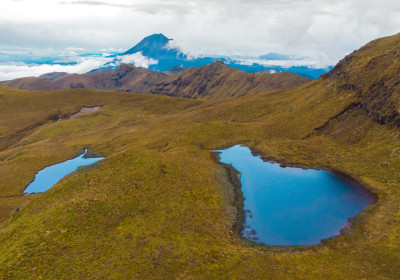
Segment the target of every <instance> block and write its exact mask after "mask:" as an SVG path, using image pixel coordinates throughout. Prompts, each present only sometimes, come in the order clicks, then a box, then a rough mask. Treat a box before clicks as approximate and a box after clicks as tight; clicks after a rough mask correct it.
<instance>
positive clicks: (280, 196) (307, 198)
mask: <svg viewBox="0 0 400 280" xmlns="http://www.w3.org/2000/svg"><path fill="white" fill-rule="evenodd" d="M217 152H219V153H220V161H221V162H223V163H226V164H230V165H232V166H233V167H234V168H235V169H236V170H238V171H239V172H240V173H241V177H240V181H241V184H242V191H243V196H244V198H245V200H244V211H245V213H246V218H245V225H244V230H243V231H242V232H241V235H242V237H244V238H246V239H249V240H253V241H254V242H257V243H265V244H269V245H314V244H318V243H320V242H321V239H326V238H329V237H333V236H336V235H339V234H340V230H341V229H342V228H344V227H346V226H348V218H350V217H353V216H355V215H357V214H358V213H360V212H361V211H362V210H363V209H364V207H365V206H367V205H370V204H373V203H374V202H375V200H376V198H375V196H374V195H373V194H372V193H371V192H370V191H368V190H367V189H365V188H364V187H363V186H361V185H360V184H359V183H358V182H356V181H355V180H352V179H350V178H348V177H344V176H341V175H338V174H336V173H332V172H329V171H325V170H315V169H307V170H304V169H301V168H290V167H286V168H283V167H281V166H280V165H279V164H277V163H272V162H264V161H263V160H262V159H261V158H260V157H259V156H254V155H253V154H252V153H251V151H250V149H249V148H247V147H243V146H239V145H237V146H233V147H231V148H229V149H225V150H219V151H217Z"/></svg>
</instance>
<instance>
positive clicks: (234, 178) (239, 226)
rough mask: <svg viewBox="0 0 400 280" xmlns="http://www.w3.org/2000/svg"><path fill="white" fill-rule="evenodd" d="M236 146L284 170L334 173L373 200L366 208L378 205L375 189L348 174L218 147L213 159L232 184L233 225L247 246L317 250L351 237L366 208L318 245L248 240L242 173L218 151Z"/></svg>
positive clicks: (328, 168)
mask: <svg viewBox="0 0 400 280" xmlns="http://www.w3.org/2000/svg"><path fill="white" fill-rule="evenodd" d="M235 145H241V146H245V147H247V148H249V149H250V151H251V153H252V155H253V156H257V157H260V158H261V159H262V161H263V162H271V163H277V164H279V165H280V166H281V167H283V168H286V167H288V168H301V169H304V170H307V169H315V170H324V171H327V172H330V173H333V174H336V175H340V176H341V177H342V178H344V179H345V180H346V181H348V182H351V184H352V185H353V187H355V188H358V189H360V190H362V191H363V192H364V193H366V194H368V196H369V198H370V199H371V204H370V205H369V206H367V207H366V208H368V207H371V206H373V205H376V202H377V201H378V196H377V194H376V193H374V192H373V191H372V190H371V189H373V188H368V187H366V186H365V184H363V183H362V182H360V181H362V180H357V179H355V178H354V177H352V176H351V175H349V174H348V173H346V172H342V171H338V170H334V169H332V168H330V167H325V166H324V167H321V166H318V167H312V166H306V165H304V164H298V163H288V162H286V161H278V160H276V158H274V157H272V156H267V157H266V156H263V155H262V154H263V153H261V152H260V151H258V150H257V149H255V148H253V147H248V146H246V145H244V144H232V145H227V146H223V147H218V148H216V149H212V150H211V157H212V159H213V160H214V161H215V162H216V163H217V164H219V165H220V166H222V167H223V168H224V169H225V171H226V176H227V179H228V182H229V183H230V188H231V191H232V192H233V193H234V198H235V201H234V203H233V204H234V205H233V206H234V207H235V208H236V210H237V215H236V221H235V223H234V224H233V229H234V231H235V232H236V234H237V235H238V236H239V238H240V240H241V241H242V242H244V243H246V244H247V245H250V246H255V247H259V248H263V249H268V250H277V251H281V250H283V251H287V250H293V249H295V250H308V249H315V248H318V247H320V246H323V245H324V244H325V243H327V242H329V241H330V240H332V239H336V238H338V237H340V236H345V235H351V234H352V230H353V228H354V227H355V225H357V224H358V222H359V220H360V215H363V213H364V212H365V208H364V209H363V210H362V211H361V212H360V213H358V214H357V215H355V216H353V217H349V218H348V223H347V224H346V225H345V226H344V227H343V228H341V229H340V230H339V234H338V235H334V236H331V237H328V238H323V239H321V240H320V243H318V244H314V245H269V244H264V243H262V242H261V243H257V242H254V241H252V240H250V239H247V238H245V237H243V236H242V234H241V233H242V231H243V230H244V228H245V226H246V211H245V209H244V200H245V198H244V196H243V191H242V184H241V181H240V176H241V173H240V172H239V171H238V170H237V169H235V168H234V167H233V166H232V165H230V164H226V163H223V162H221V161H220V156H219V154H220V153H221V152H219V151H218V150H223V149H227V148H230V147H233V146H235ZM366 185H367V186H368V184H366Z"/></svg>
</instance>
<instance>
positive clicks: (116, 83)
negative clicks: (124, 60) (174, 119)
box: [3, 61, 310, 99]
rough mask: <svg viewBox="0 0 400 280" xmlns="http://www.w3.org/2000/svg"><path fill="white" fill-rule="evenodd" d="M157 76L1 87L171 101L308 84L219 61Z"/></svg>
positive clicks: (146, 72)
mask: <svg viewBox="0 0 400 280" xmlns="http://www.w3.org/2000/svg"><path fill="white" fill-rule="evenodd" d="M180 70H181V69H179V68H173V69H171V70H170V71H165V72H158V71H154V70H150V69H146V68H141V67H139V68H137V67H135V66H133V65H130V64H123V65H121V66H120V67H118V69H116V70H114V71H112V70H99V71H95V72H91V73H87V74H81V75H78V74H71V75H67V76H61V77H60V78H57V79H55V80H53V81H48V80H43V79H40V78H33V77H30V78H22V79H16V80H13V81H9V82H5V83H3V84H4V85H6V86H9V87H15V88H20V89H25V90H47V89H70V88H86V89H94V90H118V91H128V92H134V93H153V94H160V95H169V96H174V97H186V98H198V99H202V98H205V99H216V98H227V97H235V96H242V95H247V94H255V93H258V92H262V91H266V90H274V89H282V88H290V87H295V86H299V85H302V84H304V83H307V82H309V81H310V79H308V78H304V77H300V76H298V75H296V74H291V73H287V72H280V73H275V74H270V73H268V72H263V73H260V74H250V73H247V72H243V71H240V70H237V69H233V68H230V67H228V66H226V65H225V64H223V63H222V62H221V61H217V62H214V63H213V64H211V65H207V66H202V67H198V68H188V69H184V70H182V71H180Z"/></svg>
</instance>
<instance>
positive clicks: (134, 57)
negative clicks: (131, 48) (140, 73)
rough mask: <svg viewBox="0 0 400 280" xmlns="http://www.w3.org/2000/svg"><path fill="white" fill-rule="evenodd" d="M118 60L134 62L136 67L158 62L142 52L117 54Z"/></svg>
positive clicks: (146, 66)
mask: <svg viewBox="0 0 400 280" xmlns="http://www.w3.org/2000/svg"><path fill="white" fill-rule="evenodd" d="M117 60H119V63H120V64H121V63H132V64H133V65H135V66H136V67H144V68H149V66H150V65H153V64H157V63H158V61H157V60H155V59H152V58H149V57H146V56H144V55H143V54H142V52H138V53H133V54H129V55H121V56H117Z"/></svg>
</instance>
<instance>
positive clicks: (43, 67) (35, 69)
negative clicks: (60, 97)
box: [0, 53, 158, 81]
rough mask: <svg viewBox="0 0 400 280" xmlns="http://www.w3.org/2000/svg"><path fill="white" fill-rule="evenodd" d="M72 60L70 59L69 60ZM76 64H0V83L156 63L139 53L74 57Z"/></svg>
mask: <svg viewBox="0 0 400 280" xmlns="http://www.w3.org/2000/svg"><path fill="white" fill-rule="evenodd" d="M70 59H72V58H70ZM75 60H76V63H74V64H70V65H64V64H26V63H22V62H19V63H15V62H14V63H1V64H0V81H7V80H13V79H17V78H21V77H38V76H40V75H42V74H45V73H51V72H67V73H78V74H82V73H87V72H89V71H91V70H93V69H98V68H101V67H102V66H104V65H105V64H107V63H111V64H113V65H114V66H118V65H120V64H122V63H132V64H134V65H135V66H136V67H144V68H148V67H149V65H152V64H157V63H158V61H157V60H154V59H151V58H148V57H146V56H143V55H142V54H141V53H135V54H132V55H124V56H117V59H115V58H114V57H105V56H89V57H75Z"/></svg>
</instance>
